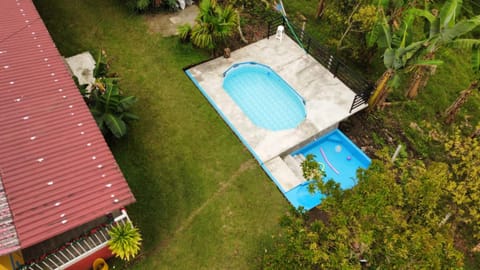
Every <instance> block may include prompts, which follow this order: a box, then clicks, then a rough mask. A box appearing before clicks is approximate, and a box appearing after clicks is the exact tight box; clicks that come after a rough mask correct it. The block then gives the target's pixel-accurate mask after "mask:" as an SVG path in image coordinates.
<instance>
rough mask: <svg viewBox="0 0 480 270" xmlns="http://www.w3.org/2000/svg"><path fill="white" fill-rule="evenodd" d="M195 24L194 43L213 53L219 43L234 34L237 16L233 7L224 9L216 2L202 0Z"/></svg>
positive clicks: (192, 35) (214, 0) (193, 30)
mask: <svg viewBox="0 0 480 270" xmlns="http://www.w3.org/2000/svg"><path fill="white" fill-rule="evenodd" d="M195 23H196V24H195V26H193V28H192V31H191V41H192V43H193V44H194V45H195V46H197V47H199V48H207V49H211V50H212V52H213V50H214V49H215V48H217V47H218V45H219V43H222V42H225V40H226V39H227V37H229V36H231V35H232V34H233V32H234V30H235V26H236V24H237V15H236V13H235V10H234V9H233V7H232V6H226V7H224V8H222V7H221V6H220V5H218V4H217V1H216V0H202V1H201V2H200V4H199V14H198V16H197V18H196V20H195Z"/></svg>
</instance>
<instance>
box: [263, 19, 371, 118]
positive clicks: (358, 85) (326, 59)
mask: <svg viewBox="0 0 480 270" xmlns="http://www.w3.org/2000/svg"><path fill="white" fill-rule="evenodd" d="M279 25H283V26H284V29H285V33H286V34H287V35H288V36H289V37H291V38H292V39H293V40H294V41H295V42H297V43H298V44H299V45H300V46H301V47H303V48H304V49H305V51H306V52H307V53H308V54H310V55H311V56H312V57H313V58H315V59H316V60H317V61H318V62H319V63H320V64H322V65H323V66H324V67H325V68H327V69H328V70H329V71H330V72H331V73H332V74H333V76H335V77H336V78H338V79H339V80H341V81H342V82H343V83H344V84H345V85H346V86H348V87H349V88H350V89H352V91H353V92H355V94H356V95H355V98H354V100H353V103H352V106H351V107H350V112H352V111H353V110H354V109H356V108H358V107H360V106H362V105H364V104H367V103H368V99H369V98H370V94H371V92H372V90H373V88H374V85H373V84H372V83H371V82H369V81H368V80H367V79H366V78H365V77H364V76H363V75H362V74H360V73H359V72H358V71H356V70H354V69H353V68H352V67H351V66H353V65H349V64H348V62H347V61H345V60H343V59H341V58H340V57H338V56H337V55H336V54H335V53H332V52H331V51H330V50H328V49H327V48H325V47H324V46H322V45H320V42H318V41H317V40H315V39H314V38H313V37H311V36H310V35H309V34H308V33H307V32H304V31H302V29H301V28H299V27H297V26H296V25H294V24H292V23H291V22H290V23H289V26H288V25H287V23H286V21H285V19H284V18H283V17H277V18H273V19H271V20H269V21H268V26H267V27H268V28H267V36H266V37H267V38H269V37H270V36H272V35H274V34H275V33H276V31H277V27H278V26H279ZM290 27H291V28H293V32H292V31H291V29H290Z"/></svg>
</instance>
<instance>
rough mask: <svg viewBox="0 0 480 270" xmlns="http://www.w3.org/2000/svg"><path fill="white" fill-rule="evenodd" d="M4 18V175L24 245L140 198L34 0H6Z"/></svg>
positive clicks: (0, 168) (0, 21) (0, 165)
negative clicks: (118, 161)
mask: <svg viewBox="0 0 480 270" xmlns="http://www.w3.org/2000/svg"><path fill="white" fill-rule="evenodd" d="M0 26H1V27H0V180H1V181H2V182H3V186H4V188H5V194H6V197H7V199H8V205H9V207H10V210H11V214H12V216H13V225H14V226H15V230H16V233H17V235H18V240H19V241H20V247H21V248H25V247H29V246H31V245H34V244H36V243H39V242H41V241H43V240H45V239H48V238H51V237H53V236H55V235H57V234H60V233H62V232H65V231H67V230H69V229H72V228H74V227H76V226H78V225H81V224H84V223H86V222H88V221H91V220H93V219H95V218H97V217H100V216H102V215H105V214H107V213H109V212H111V211H113V210H115V209H118V208H121V207H122V206H125V205H127V204H130V203H132V202H134V201H135V198H134V197H133V195H132V193H131V191H130V189H129V188H128V185H127V183H126V181H125V179H124V177H123V175H122V173H121V171H120V169H119V168H118V165H117V163H116V162H115V159H114V158H113V156H112V154H111V152H110V150H109V148H108V146H107V144H106V143H105V141H104V139H103V136H102V134H101V133H100V131H99V130H98V128H97V125H96V123H95V121H94V119H93V118H92V116H91V114H90V112H89V110H88V108H87V106H86V105H85V103H84V101H83V99H82V97H81V96H80V94H79V91H78V89H77V88H76V86H75V84H74V82H73V80H72V79H71V77H70V74H69V72H68V70H67V67H66V66H65V64H64V62H63V59H62V57H61V56H60V54H59V52H58V51H57V49H56V47H55V44H54V43H53V41H52V39H51V37H50V35H49V33H48V31H47V29H46V27H45V25H44V24H43V22H42V20H41V18H40V16H39V14H38V12H37V10H36V9H35V6H34V5H33V3H32V1H31V0H2V1H0ZM1 199H2V198H1V194H0V201H1ZM5 210H8V209H1V205H0V254H5V253H7V252H8V251H9V250H11V249H12V248H13V249H15V247H16V246H15V245H12V244H5V245H2V243H3V242H2V240H5V239H4V238H10V239H14V238H15V236H14V235H13V236H12V235H11V234H10V235H8V234H7V233H5V234H3V232H4V231H8V229H11V224H10V223H8V222H6V223H4V222H3V214H2V213H3V212H5ZM5 213H6V214H5V217H6V218H7V219H6V220H8V211H6V212H5ZM9 224H10V225H9ZM4 226H5V228H6V229H5V230H4V229H3V228H4ZM12 237H13V238H12Z"/></svg>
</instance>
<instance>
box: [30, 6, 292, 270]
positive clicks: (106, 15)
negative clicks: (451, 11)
mask: <svg viewBox="0 0 480 270" xmlns="http://www.w3.org/2000/svg"><path fill="white" fill-rule="evenodd" d="M35 4H36V6H37V8H38V9H39V11H40V14H41V16H42V18H43V20H44V21H45V23H46V24H47V27H48V29H49V31H50V33H51V35H52V37H53V39H54V41H55V43H56V45H57V47H58V49H59V50H60V52H61V53H62V55H64V56H71V55H74V54H77V53H80V52H82V51H94V52H95V54H96V53H97V52H98V51H99V50H100V49H104V50H105V51H106V52H107V55H108V58H109V59H110V60H111V67H112V68H111V70H112V71H113V72H117V73H118V74H119V75H120V77H121V81H120V86H121V88H122V89H124V92H125V94H127V95H135V96H137V97H138V98H139V102H138V104H137V105H136V106H135V107H134V109H133V111H134V113H136V114H138V115H139V116H140V120H139V121H137V122H135V123H133V125H132V126H131V127H130V129H129V134H128V135H127V137H126V138H124V139H122V140H120V141H118V142H116V143H113V144H112V145H111V148H112V151H113V153H114V155H115V158H116V159H117V161H118V163H119V165H120V167H121V169H122V171H123V172H124V174H125V177H126V178H127V180H128V182H129V185H130V187H131V189H132V191H133V193H134V195H135V197H136V199H137V202H136V203H135V204H133V205H131V206H129V207H128V211H129V213H130V215H131V217H132V219H133V220H134V222H135V223H136V224H137V225H138V226H139V227H140V229H141V231H142V234H143V239H144V243H143V251H142V254H141V256H140V259H139V260H137V261H136V262H134V264H133V265H129V266H128V268H129V269H186V268H195V269H198V268H208V269H226V268H228V269H249V268H254V267H256V266H258V263H259V260H260V258H261V254H262V252H263V250H264V247H265V246H268V243H269V241H270V239H271V238H270V235H271V234H273V233H274V232H275V231H277V229H278V219H279V217H280V216H281V214H283V213H284V212H285V211H286V209H287V207H288V204H287V202H286V200H285V199H284V198H283V197H282V195H281V193H280V192H279V191H278V190H277V188H276V187H275V185H274V184H273V183H272V182H271V180H270V179H269V178H268V177H266V175H265V174H264V173H263V171H262V170H261V169H260V167H259V166H258V165H257V163H256V162H255V161H254V160H253V158H252V156H251V155H250V153H249V152H248V151H247V150H246V148H245V147H244V146H243V145H242V144H241V143H240V141H239V140H238V139H237V138H236V137H235V136H234V134H233V133H232V132H231V130H230V129H229V128H228V127H227V126H226V125H225V123H224V122H223V121H222V120H221V118H220V117H219V116H218V115H217V113H216V112H215V111H214V109H213V108H212V107H211V106H210V105H209V103H208V102H207V101H206V100H205V98H204V97H203V96H202V95H201V94H200V92H199V91H198V89H196V87H195V86H194V85H193V84H192V82H191V81H190V80H189V79H188V77H187V76H186V75H185V74H184V73H183V71H182V68H183V67H185V66H187V65H190V64H192V63H197V62H199V61H201V60H204V59H207V58H208V53H202V52H199V51H198V50H196V49H193V48H192V47H191V46H190V45H185V44H181V43H179V42H178V40H177V39H176V38H162V37H161V36H160V35H159V34H153V33H150V32H149V31H148V29H147V27H146V24H145V17H144V16H141V15H137V14H134V13H132V12H129V11H128V10H126V9H125V8H124V6H123V4H122V3H121V1H114V0H109V1H93V0H89V1H85V0H82V1H80V0H70V1H54V0H42V1H35ZM115 264H116V265H117V266H120V264H121V263H120V262H118V261H115Z"/></svg>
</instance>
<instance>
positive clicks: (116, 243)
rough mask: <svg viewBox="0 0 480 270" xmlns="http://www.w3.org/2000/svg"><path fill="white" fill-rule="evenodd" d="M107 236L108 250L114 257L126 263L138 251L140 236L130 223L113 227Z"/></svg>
mask: <svg viewBox="0 0 480 270" xmlns="http://www.w3.org/2000/svg"><path fill="white" fill-rule="evenodd" d="M108 235H110V240H109V241H108V248H109V249H110V250H111V251H112V253H113V254H114V255H115V256H116V257H120V258H121V259H122V260H126V261H128V260H130V258H133V257H135V255H137V253H138V252H139V251H140V244H141V242H142V236H141V235H140V232H139V231H138V228H136V227H134V226H133V225H132V224H131V223H130V222H127V223H125V224H117V225H115V226H114V227H112V228H111V229H110V230H109V231H108Z"/></svg>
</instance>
